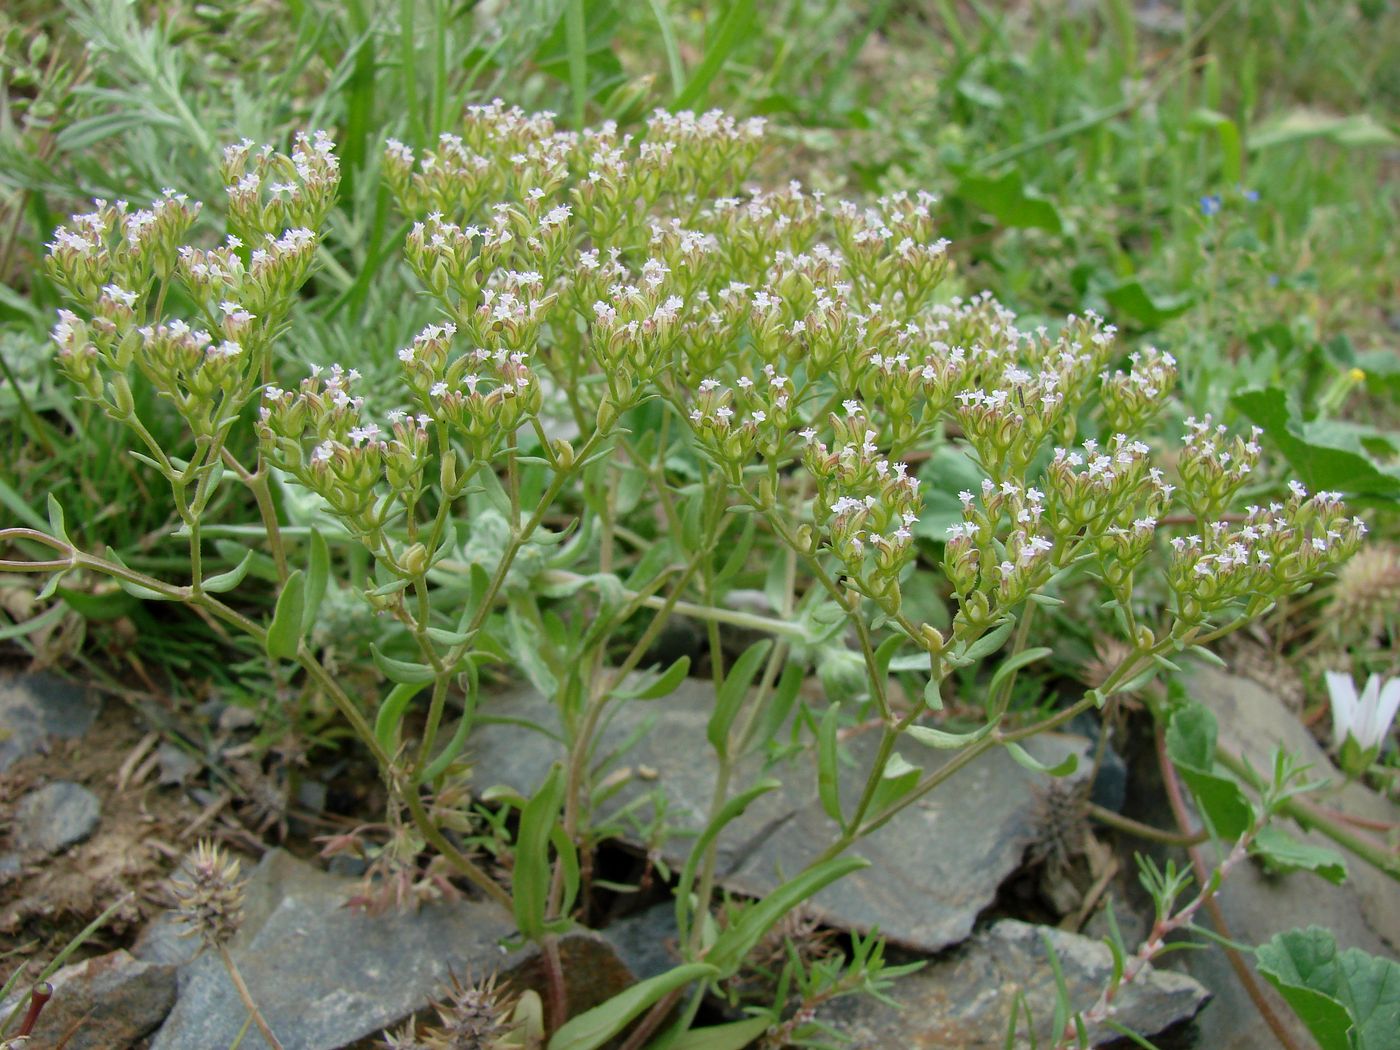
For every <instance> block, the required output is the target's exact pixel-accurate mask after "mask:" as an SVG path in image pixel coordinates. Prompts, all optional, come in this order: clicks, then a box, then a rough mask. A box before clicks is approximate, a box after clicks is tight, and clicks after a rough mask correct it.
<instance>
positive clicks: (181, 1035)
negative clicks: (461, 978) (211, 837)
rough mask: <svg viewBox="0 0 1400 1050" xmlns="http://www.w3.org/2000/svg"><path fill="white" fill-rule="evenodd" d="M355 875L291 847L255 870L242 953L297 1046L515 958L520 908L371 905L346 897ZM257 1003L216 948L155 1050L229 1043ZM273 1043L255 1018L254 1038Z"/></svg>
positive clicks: (188, 976)
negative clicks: (452, 977)
mask: <svg viewBox="0 0 1400 1050" xmlns="http://www.w3.org/2000/svg"><path fill="white" fill-rule="evenodd" d="M355 886H356V884H355V883H354V882H352V881H350V880H346V879H340V878H336V877H335V876H332V875H328V874H326V873H325V872H322V871H319V870H317V869H315V868H312V867H311V866H309V865H307V864H305V863H303V862H302V861H299V860H296V859H295V858H294V857H292V856H290V855H289V854H287V853H284V852H282V851H280V850H274V851H272V852H271V853H269V854H267V855H266V856H265V857H264V858H263V860H262V862H261V863H260V864H259V865H258V866H257V868H256V869H255V870H254V873H253V876H252V878H251V879H250V881H249V885H248V891H247V902H246V905H245V919H244V925H243V928H242V929H241V930H240V932H239V934H238V936H237V937H236V938H235V939H234V941H233V944H232V948H231V951H232V954H233V956H234V959H235V960H236V961H237V963H238V965H239V968H240V970H241V972H242V974H243V977H244V980H245V981H246V982H247V984H248V988H249V990H250V992H251V994H252V996H253V999H254V1001H255V1002H256V1003H257V1004H258V1007H259V1009H260V1010H261V1011H262V1012H263V1015H264V1016H265V1017H266V1018H267V1021H268V1024H269V1025H270V1027H271V1028H272V1031H273V1032H275V1033H276V1034H277V1037H278V1038H279V1039H280V1040H281V1041H282V1042H283V1043H284V1044H285V1045H286V1046H288V1047H296V1048H297V1050H332V1048H335V1047H341V1046H344V1045H346V1044H347V1043H351V1042H353V1041H355V1040H357V1039H362V1038H364V1037H366V1036H369V1035H373V1034H375V1033H378V1032H379V1031H380V1030H382V1029H383V1028H385V1027H386V1026H388V1025H391V1024H394V1023H396V1022H397V1021H399V1020H400V1019H401V1018H403V1017H406V1016H407V1015H408V1014H410V1013H412V1012H414V1011H415V1010H418V1009H421V1008H422V1007H423V1006H424V1005H425V1004H426V1003H427V1002H428V1000H429V998H430V997H431V996H433V995H434V994H436V993H438V992H440V991H441V989H442V988H443V986H445V985H446V984H447V982H448V978H449V974H450V973H455V974H458V975H465V974H466V973H467V972H468V971H470V972H472V973H474V974H482V973H486V972H489V971H491V970H494V969H495V968H496V967H497V965H501V966H504V964H506V963H508V962H510V961H511V960H510V959H509V958H507V957H506V956H505V954H504V953H503V951H502V950H501V949H500V948H499V947H498V946H497V942H498V941H499V940H501V939H502V938H504V937H505V936H507V935H509V934H510V933H511V932H512V925H511V922H510V919H509V917H508V916H507V915H506V914H505V913H504V912H502V911H501V909H500V908H498V907H497V906H496V905H494V904H491V903H489V902H480V901H457V902H454V903H450V904H432V905H427V906H425V907H423V908H420V909H419V910H418V911H417V912H414V913H397V912H390V913H387V914H383V915H367V914H365V913H363V912H361V911H358V910H352V909H351V908H349V907H347V906H346V902H347V900H348V898H349V897H350V896H351V895H352V893H353V892H354V890H355ZM245 1016H246V1013H245V1010H244V1008H243V1005H242V1003H241V1002H240V1001H239V998H238V995H237V992H236V991H235V990H234V988H233V985H232V983H231V982H230V980H229V977H228V975H227V973H226V972H225V971H224V968H223V966H222V964H221V962H220V961H219V959H218V958H217V956H215V955H213V954H210V953H205V954H203V955H201V956H200V957H199V958H197V959H196V960H195V961H194V962H192V963H190V964H189V965H187V966H185V967H184V968H183V969H182V970H181V972H180V994H179V999H178V1001H177V1003H176V1005H175V1008H174V1010H172V1011H171V1013H170V1016H169V1018H167V1020H166V1022H165V1024H164V1025H163V1026H162V1027H161V1029H160V1031H159V1032H158V1033H157V1034H156V1036H155V1039H154V1041H153V1042H152V1044H151V1047H152V1050H183V1048H187V1047H205V1046H208V1047H214V1046H228V1045H229V1044H230V1043H231V1042H232V1041H233V1039H234V1037H235V1036H236V1035H237V1033H238V1030H239V1029H240V1028H241V1027H242V1025H243V1021H244V1019H245ZM263 1045H264V1043H263V1040H262V1039H261V1037H260V1036H259V1035H258V1033H257V1031H256V1029H254V1030H252V1031H250V1032H249V1033H248V1035H247V1036H246V1037H245V1038H244V1040H243V1046H244V1047H247V1048H257V1047H262V1046H263Z"/></svg>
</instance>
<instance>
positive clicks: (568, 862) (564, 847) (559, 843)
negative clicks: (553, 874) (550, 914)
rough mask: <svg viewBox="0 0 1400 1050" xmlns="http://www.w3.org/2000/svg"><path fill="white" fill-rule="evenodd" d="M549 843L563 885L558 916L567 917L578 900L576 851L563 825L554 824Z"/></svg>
mask: <svg viewBox="0 0 1400 1050" xmlns="http://www.w3.org/2000/svg"><path fill="white" fill-rule="evenodd" d="M549 841H550V843H551V844H552V845H553V846H554V856H555V858H556V859H557V862H558V864H559V871H560V872H561V873H562V876H563V883H564V899H563V900H562V901H560V903H559V914H561V915H568V914H569V912H571V911H573V908H574V901H576V900H577V899H578V888H579V880H580V874H579V866H578V850H577V849H575V848H574V844H573V842H571V841H570V840H569V834H568V832H566V831H565V830H564V825H563V824H559V823H556V824H555V825H554V830H553V831H552V832H551V833H550V836H549Z"/></svg>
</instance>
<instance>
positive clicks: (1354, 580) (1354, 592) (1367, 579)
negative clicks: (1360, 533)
mask: <svg viewBox="0 0 1400 1050" xmlns="http://www.w3.org/2000/svg"><path fill="white" fill-rule="evenodd" d="M1397 602H1400V547H1397V546H1395V545H1394V544H1390V543H1372V544H1367V545H1366V546H1365V547H1362V548H1361V550H1359V551H1357V552H1356V554H1355V556H1353V557H1352V559H1351V560H1350V561H1348V562H1347V563H1346V564H1345V565H1343V566H1342V568H1341V570H1340V571H1339V572H1338V573H1337V582H1336V584H1335V585H1334V586H1333V588H1332V611H1333V613H1334V614H1335V615H1336V619H1337V622H1338V623H1339V624H1340V625H1342V626H1343V627H1346V628H1351V629H1352V630H1357V629H1361V630H1365V631H1368V632H1373V633H1374V632H1377V631H1379V630H1380V628H1381V627H1382V625H1383V624H1384V623H1385V621H1386V619H1387V617H1393V616H1395V615H1396V609H1397V604H1396V603H1397Z"/></svg>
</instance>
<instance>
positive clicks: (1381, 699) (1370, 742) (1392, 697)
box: [1362, 678, 1400, 747]
mask: <svg viewBox="0 0 1400 1050" xmlns="http://www.w3.org/2000/svg"><path fill="white" fill-rule="evenodd" d="M1396 711H1400V678H1391V679H1389V680H1388V681H1387V682H1386V683H1385V685H1384V686H1383V687H1382V688H1381V690H1380V695H1379V696H1378V697H1377V699H1376V703H1375V704H1374V705H1372V707H1371V708H1370V710H1369V712H1368V714H1369V717H1368V718H1367V720H1366V732H1367V737H1366V739H1365V740H1363V741H1362V743H1363V744H1365V745H1366V746H1367V747H1378V746H1380V745H1381V744H1383V743H1384V742H1385V738H1386V735H1387V734H1388V733H1389V732H1390V724H1391V723H1392V722H1394V721H1395V713H1396Z"/></svg>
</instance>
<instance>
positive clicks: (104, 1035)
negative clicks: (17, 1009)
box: [0, 951, 175, 1050]
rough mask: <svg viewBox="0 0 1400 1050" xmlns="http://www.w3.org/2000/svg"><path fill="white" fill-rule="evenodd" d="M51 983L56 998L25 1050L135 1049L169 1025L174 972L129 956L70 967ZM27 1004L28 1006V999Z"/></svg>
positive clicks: (116, 954)
mask: <svg viewBox="0 0 1400 1050" xmlns="http://www.w3.org/2000/svg"><path fill="white" fill-rule="evenodd" d="M49 980H50V981H51V982H52V984H53V988H54V992H53V998H52V999H50V1000H49V1002H48V1005H47V1006H45V1007H44V1012H43V1013H42V1014H40V1015H39V1023H38V1024H37V1025H36V1026H35V1029H34V1034H33V1035H32V1036H31V1038H30V1039H29V1041H28V1042H26V1043H25V1044H24V1046H25V1050H54V1048H56V1047H58V1046H63V1047H64V1048H65V1050H113V1048H115V1047H125V1046H134V1045H135V1044H136V1041H137V1040H139V1039H141V1038H142V1037H143V1036H145V1035H148V1034H149V1033H150V1032H152V1031H153V1030H154V1029H155V1027H156V1026H157V1025H159V1024H160V1023H161V1021H162V1020H164V1019H165V1015H166V1014H167V1013H169V1011H170V1007H171V1006H172V1005H173V1004H174V1002H175V969H174V967H171V966H161V965H158V964H155V963H149V962H143V961H141V960H138V959H134V958H132V956H130V955H129V954H127V953H126V952H125V951H115V952H111V953H109V954H107V955H100V956H98V957H96V958H93V959H87V960H85V961H83V962H80V963H74V964H73V965H71V966H65V967H64V968H63V969H61V970H59V971H58V973H56V974H54V976H53V977H51V978H50V979H49ZM22 998H23V999H24V1000H25V1002H26V1003H27V1001H28V998H29V993H28V992H27V991H26V992H25V993H24V995H23V997H22ZM12 1005H13V1001H12V1002H10V1003H6V1004H5V1005H4V1006H3V1007H0V1009H3V1011H4V1013H0V1017H3V1016H6V1015H7V1014H8V1013H9V1010H10V1008H11V1006H12ZM65 1036H67V1039H66V1040H65V1039H64V1037H65Z"/></svg>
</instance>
